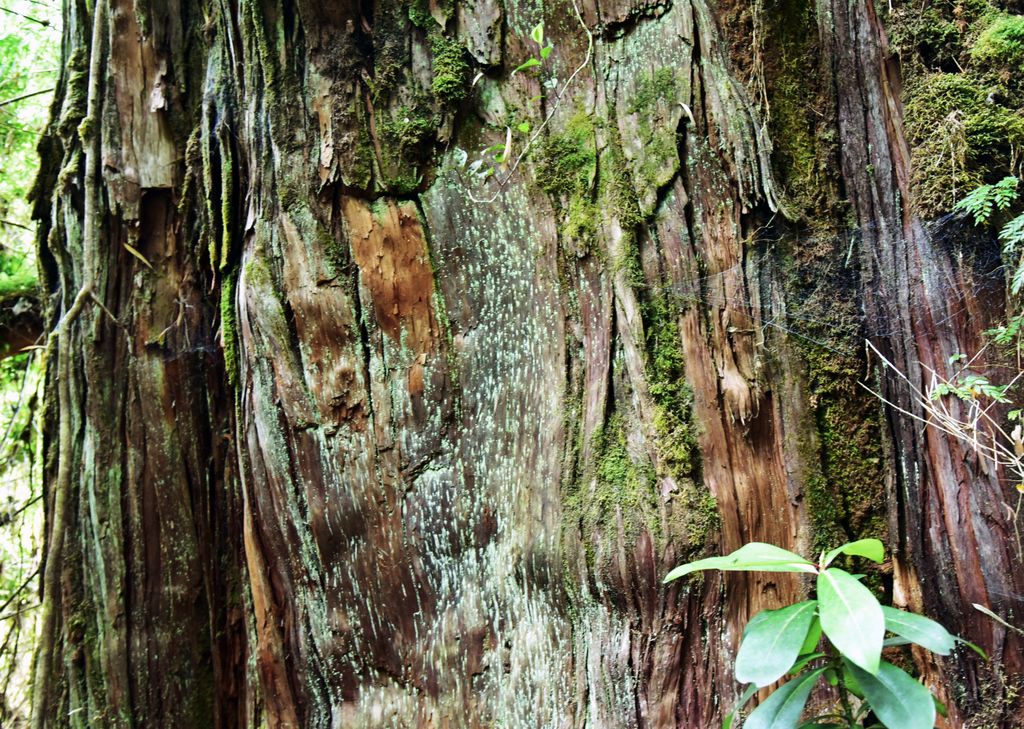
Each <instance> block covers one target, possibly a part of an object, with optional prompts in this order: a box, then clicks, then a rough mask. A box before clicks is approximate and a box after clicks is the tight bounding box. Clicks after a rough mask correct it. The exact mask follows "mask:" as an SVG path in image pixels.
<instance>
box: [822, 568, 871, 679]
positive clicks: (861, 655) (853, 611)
mask: <svg viewBox="0 0 1024 729" xmlns="http://www.w3.org/2000/svg"><path fill="white" fill-rule="evenodd" d="M818 615H819V616H821V628H822V630H824V631H825V635H827V636H828V639H829V640H830V641H832V644H833V645H835V647H836V648H838V649H839V652H840V653H842V654H843V655H844V656H846V657H847V658H849V659H850V660H851V661H853V662H854V663H856V664H857V665H858V666H860V667H861V668H863V669H864V670H865V671H867V672H868V673H869V674H874V673H875V672H876V671H877V670H878V659H879V656H880V655H881V653H882V640H883V639H884V638H885V616H884V615H883V614H882V606H881V605H879V604H878V600H877V599H876V598H875V596H874V595H872V594H871V591H870V590H869V589H868V588H866V587H864V585H862V584H861V583H859V582H857V580H856V579H854V577H853V576H852V575H850V574H848V573H846V572H844V571H843V570H841V569H839V568H838V567H829V568H828V569H827V570H825V571H824V572H822V573H820V574H819V575H818Z"/></svg>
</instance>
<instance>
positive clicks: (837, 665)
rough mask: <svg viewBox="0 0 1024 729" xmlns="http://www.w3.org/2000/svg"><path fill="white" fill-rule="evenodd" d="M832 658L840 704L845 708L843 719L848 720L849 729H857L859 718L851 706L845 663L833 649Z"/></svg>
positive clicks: (831, 651)
mask: <svg viewBox="0 0 1024 729" xmlns="http://www.w3.org/2000/svg"><path fill="white" fill-rule="evenodd" d="M829 653H831V654H832V655H831V656H830V659H829V662H830V664H831V666H832V670H833V671H835V672H836V679H837V680H838V685H837V688H838V689H839V703H840V704H841V705H842V707H843V717H844V718H845V719H846V726H847V727H848V729H855V728H856V726H857V718H856V715H855V714H854V712H853V707H852V706H850V692H849V689H847V688H846V682H845V681H844V680H843V662H842V659H841V658H840V657H839V656H838V655H836V654H835V653H833V650H832V648H831V647H830V648H829Z"/></svg>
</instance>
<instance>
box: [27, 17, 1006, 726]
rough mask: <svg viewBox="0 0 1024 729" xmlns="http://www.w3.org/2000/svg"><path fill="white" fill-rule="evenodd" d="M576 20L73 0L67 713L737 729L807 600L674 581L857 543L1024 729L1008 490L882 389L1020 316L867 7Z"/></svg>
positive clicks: (169, 722) (950, 679) (62, 309)
mask: <svg viewBox="0 0 1024 729" xmlns="http://www.w3.org/2000/svg"><path fill="white" fill-rule="evenodd" d="M578 1H579V5H578V7H577V6H576V5H574V4H573V2H572V0H559V1H558V2H548V3H543V4H541V3H529V2H515V1H513V0H507V1H506V2H499V0H475V2H470V1H465V2H457V3H456V2H453V1H452V0H417V1H415V2H411V3H399V2H395V1H393V0H378V1H377V2H369V1H366V0H363V1H361V2H355V0H348V1H346V2H336V3H317V2H310V1H309V0H294V1H293V0H277V1H276V2H274V1H271V0H239V1H238V2H233V1H232V0H216V1H214V2H202V3H200V2H192V1H191V0H169V1H168V2H153V1H151V0H137V1H136V2H134V3H133V2H132V0H93V2H92V3H91V4H87V3H85V2H84V1H79V0H66V8H65V31H64V62H65V66H66V68H65V70H64V72H63V76H62V79H61V83H60V87H59V90H58V96H57V101H56V102H55V106H54V109H55V119H54V122H53V124H52V127H51V132H50V135H49V137H48V141H47V142H46V143H45V144H44V145H43V149H44V153H45V154H46V155H47V161H48V165H46V166H44V169H52V170H53V173H52V174H50V175H49V176H46V175H44V176H43V177H42V178H41V183H40V185H39V187H38V193H37V217H39V218H40V220H41V221H42V234H41V237H40V240H41V243H40V260H41V267H42V272H43V275H44V279H45V283H46V287H47V291H48V295H49V299H48V301H49V312H48V323H49V328H50V330H51V331H54V332H55V336H52V337H51V340H50V342H51V343H50V351H49V357H48V360H47V362H48V365H47V367H48V369H47V372H48V383H49V388H48V392H49V399H48V407H47V411H46V417H45V422H46V428H45V434H46V454H47V462H46V463H47V472H48V474H49V475H50V477H51V478H50V479H49V483H50V487H49V490H48V503H49V505H50V507H49V516H48V539H49V544H50V546H51V549H50V551H49V553H48V560H47V563H46V574H47V579H46V580H44V585H45V588H46V589H45V595H44V611H45V610H47V609H49V610H51V611H52V620H51V621H50V623H47V622H46V621H45V620H44V635H43V638H42V642H41V651H40V659H39V660H37V671H36V697H35V698H36V711H37V721H38V726H46V727H51V726H52V727H56V726H72V727H87V726H112V727H165V726H166V727H206V726H215V727H223V728H225V729H227V728H229V727H257V726H261V725H266V726H270V727H339V726H346V727H347V726H355V727H360V726H367V727H377V726H396V727H414V726H415V727H432V726H466V727H476V726H496V725H501V726H509V727H533V726H546V727H583V726H587V727H662V726H679V727H710V726H717V725H718V722H720V716H721V714H722V713H723V711H726V710H728V709H730V708H731V706H732V702H733V701H734V699H735V697H736V695H737V693H738V692H737V687H736V684H735V683H734V681H733V678H732V657H733V656H734V651H735V648H736V645H737V643H738V640H739V636H740V634H741V632H742V629H743V626H744V625H745V623H746V620H747V619H748V618H749V617H750V616H751V615H752V614H753V613H754V612H756V611H757V610H759V609H761V608H765V607H776V606H778V605H779V604H780V603H781V601H784V600H792V599H794V598H797V597H799V596H801V595H803V594H806V592H807V590H808V588H809V587H810V586H809V585H808V584H805V583H802V582H801V581H800V580H799V579H798V578H796V577H792V576H788V575H774V574H773V575H755V576H751V577H747V576H741V577H735V576H729V577H726V578H725V579H724V580H723V579H720V578H718V577H716V576H708V577H706V578H705V579H704V580H703V581H692V582H691V583H689V584H680V583H673V585H672V586H670V587H668V588H665V587H663V586H662V585H661V584H660V580H661V578H662V577H663V576H664V574H665V573H666V572H667V571H668V570H669V569H670V568H671V567H673V566H674V565H676V564H678V563H679V562H681V561H684V560H686V559H690V558H694V557H696V556H699V555H702V554H707V553H712V552H719V551H728V550H732V549H735V548H736V547H738V546H740V545H741V544H743V543H744V542H747V541H752V540H759V541H768V542H773V543H776V544H779V545H780V546H784V547H788V548H791V549H795V550H799V551H804V552H806V553H813V552H815V551H816V550H818V549H821V548H823V547H826V546H828V545H835V544H837V543H838V542H839V541H846V540H848V539H852V538H857V537H862V536H880V537H884V538H887V539H888V543H889V546H890V548H891V550H892V552H893V560H892V564H891V566H892V569H891V571H888V570H883V571H880V572H879V573H878V574H875V575H872V576H871V577H870V579H871V580H873V583H874V585H875V586H876V587H878V588H879V589H881V590H884V591H886V592H887V593H891V594H892V595H893V596H894V598H895V599H896V601H897V603H899V604H903V605H909V606H910V607H913V608H915V609H921V610H923V611H925V612H926V613H927V614H929V615H930V616H932V617H935V618H936V619H939V620H941V621H943V622H944V623H945V624H946V625H947V626H948V627H949V628H950V629H951V630H954V631H956V632H959V633H960V634H961V635H963V636H964V637H966V638H968V639H970V640H972V641H974V642H976V643H978V644H980V645H981V646H982V647H983V648H985V650H987V651H988V652H989V653H990V656H991V657H992V661H991V662H990V663H989V664H982V663H980V662H979V661H978V660H977V658H975V657H974V656H973V654H966V653H958V654H957V655H956V656H955V657H954V658H951V659H948V660H945V661H943V662H942V663H940V664H931V663H927V662H924V659H923V658H922V657H918V658H921V662H920V665H919V669H920V670H921V671H922V675H923V676H925V677H926V678H927V680H928V682H929V683H930V684H931V685H932V686H933V687H934V688H935V689H936V690H938V691H939V692H940V695H941V696H942V697H943V698H944V699H945V700H948V702H949V704H950V719H949V720H948V724H949V726H962V725H965V723H967V720H968V719H969V718H970V717H979V716H984V717H985V719H983V720H982V721H983V723H982V724H975V726H986V727H996V726H999V727H1010V726H1020V725H1021V724H1020V721H1021V712H1020V708H1019V707H1017V706H1014V705H1013V703H1012V702H1013V696H1014V695H1015V694H1014V691H1015V688H1014V687H1015V686H1016V685H1017V684H1018V683H1019V681H1020V674H1021V670H1022V668H1024V667H1022V666H1021V654H1020V650H1021V645H1020V641H1019V640H1018V639H1017V638H1016V637H1015V636H1014V635H1013V634H1012V633H1008V632H1007V631H1006V630H1004V629H1003V628H1002V627H1001V626H999V625H998V624H996V623H994V622H991V621H989V620H988V619H987V618H985V617H984V616H982V615H981V614H980V613H977V612H975V611H973V610H972V609H971V608H970V607H969V603H972V602H977V603H982V604H984V605H986V606H988V607H990V608H991V609H992V610H994V611H996V612H997V613H999V614H1001V615H1008V616H1009V615H1012V614H1013V611H1014V604H1015V602H1017V601H1019V600H1020V595H1021V594H1022V592H1024V590H1022V588H1024V585H1022V584H1021V582H1022V579H1021V576H1020V575H1021V570H1020V569H1019V567H1020V565H1019V564H1018V561H1017V559H1016V558H1015V556H1014V548H1013V525H1012V521H1011V520H1010V517H1008V515H1007V514H1006V510H1005V509H1004V508H1003V503H1004V501H1005V500H1007V499H1008V498H1009V496H1008V495H1009V493H1010V491H1011V490H1012V489H1009V488H1008V487H1006V486H1005V485H1004V484H1002V483H1001V482H1000V480H999V476H1000V474H999V473H997V472H996V471H995V470H994V469H992V468H989V467H987V466H986V464H984V463H981V462H978V461H977V459H976V458H974V457H973V455H972V452H971V451H970V450H969V449H968V448H966V447H964V446H962V445H960V444H957V443H955V442H952V441H950V440H949V439H946V438H944V437H940V436H939V435H938V434H937V433H936V432H934V431H933V430H930V429H926V428H923V427H920V426H919V425H917V424H915V423H914V422H912V421H910V420H907V419H904V417H903V416H901V415H900V414H899V413H898V412H896V411H895V410H892V409H883V408H882V406H881V405H880V403H879V402H878V401H877V400H876V399H875V398H874V397H873V396H872V395H871V394H869V393H868V392H866V391H865V390H864V389H862V388H860V387H859V385H858V382H860V381H862V380H864V381H870V380H872V379H873V378H876V377H878V378H879V379H880V380H881V381H882V382H881V384H882V387H883V391H884V393H885V394H886V396H887V398H888V399H889V400H891V401H893V402H894V403H897V404H899V405H902V406H903V407H905V408H906V409H909V410H911V411H914V408H915V406H914V405H913V403H912V402H911V401H910V400H909V395H908V393H907V392H906V391H905V390H903V389H901V384H900V382H899V381H898V380H897V379H896V378H895V377H893V376H892V374H891V373H888V374H886V373H881V374H878V373H876V372H875V371H874V370H873V366H874V364H873V363H872V362H870V361H869V360H868V358H867V356H866V354H865V350H864V347H863V345H862V341H863V338H864V337H865V336H869V337H871V338H872V340H873V341H874V342H875V343H876V344H877V345H878V346H879V348H880V349H881V350H882V351H883V352H885V353H886V354H887V356H889V357H890V358H891V359H892V361H893V362H894V363H895V364H896V365H898V366H899V367H900V368H901V369H902V370H903V371H905V372H907V373H908V375H909V376H910V378H911V380H912V381H913V382H915V383H921V382H922V381H923V377H924V372H925V370H924V369H923V367H934V368H938V367H940V366H943V365H944V363H945V362H946V361H947V358H948V357H949V356H950V355H951V354H954V353H956V352H969V351H975V350H976V349H978V348H979V346H980V344H979V332H980V331H981V330H982V329H984V328H985V327H986V326H987V325H988V324H987V323H988V322H992V321H995V320H998V318H999V317H1000V316H1001V315H1002V313H1003V306H1004V301H1003V297H1002V294H1001V289H1000V293H999V295H997V296H992V295H991V293H990V292H986V291H984V290H981V289H980V288H979V285H976V284H975V281H974V279H973V278H972V270H973V269H972V268H971V266H972V265H973V259H969V258H964V257H963V256H961V255H959V251H958V250H954V249H953V248H952V247H950V246H949V245H945V244H944V243H942V242H941V240H939V239H937V238H936V237H935V235H934V229H930V228H929V227H927V226H925V225H924V224H923V223H922V222H921V219H920V216H919V215H918V213H917V212H915V210H916V208H915V205H914V190H913V188H912V185H911V182H910V180H911V177H912V169H911V156H910V147H909V144H908V141H907V137H906V134H905V132H904V123H903V111H902V106H901V104H902V99H903V96H902V95H901V88H900V70H899V65H898V59H897V58H895V57H893V56H892V55H891V54H890V53H889V51H888V50H887V40H886V30H885V28H884V25H883V23H882V21H881V20H879V18H878V17H877V16H876V15H875V10H874V7H873V6H872V5H871V4H870V3H864V2H863V1H862V0H857V1H856V2H854V3H852V4H851V3H847V2H838V1H835V2H830V1H827V0H826V1H823V2H819V3H818V4H817V5H816V6H814V7H808V6H805V5H804V4H802V3H800V2H798V1H797V0H779V2H778V3H777V4H776V6H774V7H772V8H767V7H765V6H764V5H763V4H761V3H754V4H751V5H746V4H742V3H730V2H722V3H719V4H717V5H711V6H709V5H707V4H705V0H689V1H688V2H679V1H675V2H647V1H645V0H617V1H613V0H605V2H601V3H597V2H594V1H593V0H578ZM108 3H109V4H108ZM539 22H543V23H544V27H545V34H546V37H547V38H549V39H550V40H551V41H552V43H553V45H554V52H553V53H552V54H551V56H550V58H549V59H546V60H545V61H544V63H543V64H542V66H541V67H540V69H539V70H527V71H520V72H517V73H514V74H513V73H511V70H512V69H513V68H515V67H516V66H518V65H519V64H520V63H521V62H522V61H523V60H525V59H526V58H528V57H529V56H530V54H531V53H536V45H534V43H533V41H531V39H530V29H531V28H532V27H534V26H535V25H536V24H537V23H539ZM97 24H98V25H97ZM577 69H579V71H578V73H576V74H575V75H573V74H574V71H576V70H577ZM550 78H555V79H557V82H556V83H555V84H553V85H552V84H547V85H545V84H544V83H543V82H545V81H546V80H548V79H550ZM563 87H564V93H559V92H560V91H561V90H562V89H563ZM549 115H550V121H549V122H548V123H547V124H546V125H544V120H545V119H546V118H547V117H548V116H549ZM524 121H525V122H528V123H529V124H530V132H529V133H521V132H516V133H515V136H514V140H515V146H514V148H513V150H512V157H513V158H515V157H517V156H518V155H519V154H520V152H521V151H524V146H525V143H526V141H527V139H529V137H530V136H532V135H533V134H537V135H538V136H537V140H536V141H535V142H534V143H533V144H532V146H531V147H530V148H529V150H528V153H527V154H525V156H524V157H523V161H522V163H521V164H519V165H518V166H517V167H512V166H511V165H508V164H506V166H505V168H503V169H498V170H497V172H496V174H495V176H494V177H495V178H496V179H492V180H490V181H484V182H480V181H478V180H476V178H475V176H474V175H473V174H472V173H471V172H470V171H469V170H468V166H466V165H464V164H463V162H464V159H465V156H466V154H467V153H468V155H469V156H470V157H471V158H475V157H476V156H477V155H478V153H479V151H480V150H483V149H485V148H487V147H489V146H490V145H494V144H497V145H501V144H502V143H504V141H505V138H506V126H510V127H512V128H513V129H515V127H516V126H517V125H518V124H520V123H521V122H524ZM495 192H496V193H497V195H496V196H494V198H493V200H490V201H488V198H490V197H491V196H492V194H493V193H495ZM479 200H483V201H482V202H481V201H479ZM90 201H91V202H90ZM943 240H944V239H943ZM80 293H81V296H79V294H80ZM76 300H78V302H79V306H78V307H77V308H76V307H75V306H74V302H75V301H76ZM54 545H56V546H54ZM44 614H45V613H44ZM48 625H49V627H47V626H48ZM983 711H984V712H987V713H985V714H982V712H983ZM985 722H987V723H985Z"/></svg>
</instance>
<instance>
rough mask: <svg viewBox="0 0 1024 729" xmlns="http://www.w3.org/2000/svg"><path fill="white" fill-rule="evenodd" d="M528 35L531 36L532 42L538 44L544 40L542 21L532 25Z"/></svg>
mask: <svg viewBox="0 0 1024 729" xmlns="http://www.w3.org/2000/svg"><path fill="white" fill-rule="evenodd" d="M530 37H531V38H533V42H534V43H536V44H537V45H540V44H541V43H543V42H544V23H537V25H535V26H533V30H531V31H530Z"/></svg>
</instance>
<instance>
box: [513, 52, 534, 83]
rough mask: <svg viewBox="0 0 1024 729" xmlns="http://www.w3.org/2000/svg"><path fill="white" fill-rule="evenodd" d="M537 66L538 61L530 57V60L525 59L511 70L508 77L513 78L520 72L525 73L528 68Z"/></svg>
mask: <svg viewBox="0 0 1024 729" xmlns="http://www.w3.org/2000/svg"><path fill="white" fill-rule="evenodd" d="M539 65H540V61H538V60H537V59H536V58H534V57H532V56H531V57H530V58H527V59H526V60H525V61H523V62H522V63H520V64H519V65H518V66H516V67H515V68H513V69H512V73H511V74H509V77H510V78H511V77H512V76H515V75H516V74H517V73H519V72H520V71H525V70H526V69H528V68H533V67H534V66H539Z"/></svg>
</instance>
